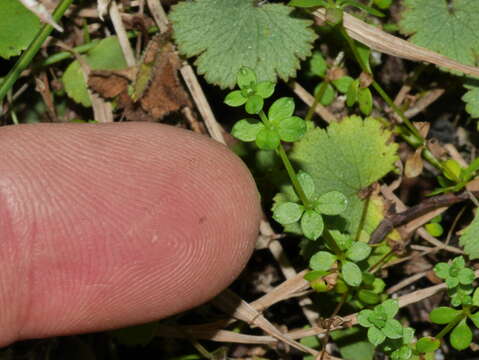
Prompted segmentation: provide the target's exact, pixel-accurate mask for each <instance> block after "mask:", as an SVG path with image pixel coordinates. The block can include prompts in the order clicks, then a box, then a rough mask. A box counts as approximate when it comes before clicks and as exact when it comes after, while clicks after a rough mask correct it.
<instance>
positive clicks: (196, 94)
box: [180, 63, 226, 144]
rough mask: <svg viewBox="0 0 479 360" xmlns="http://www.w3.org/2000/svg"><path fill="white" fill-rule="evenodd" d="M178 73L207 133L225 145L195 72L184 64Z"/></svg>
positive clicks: (219, 127) (221, 132) (220, 130)
mask: <svg viewBox="0 0 479 360" xmlns="http://www.w3.org/2000/svg"><path fill="white" fill-rule="evenodd" d="M180 72H181V75H182V76H183V80H184V81H185V83H186V86H188V90H189V91H190V94H191V96H192V98H193V100H194V101H195V104H196V106H197V108H198V111H199V112H200V114H201V116H202V117H203V120H204V121H205V124H206V128H207V129H208V133H209V134H210V136H211V137H212V138H213V139H215V140H216V141H218V142H220V143H222V144H226V142H225V138H224V136H223V130H222V129H221V126H220V125H219V124H218V121H217V120H216V118H215V115H214V114H213V110H211V106H210V104H209V103H208V100H207V99H206V96H205V93H204V92H203V89H202V88H201V85H200V83H199V82H198V79H197V78H196V75H195V72H194V71H193V69H192V68H191V66H190V65H188V64H186V63H185V64H184V65H183V66H182V68H181V69H180Z"/></svg>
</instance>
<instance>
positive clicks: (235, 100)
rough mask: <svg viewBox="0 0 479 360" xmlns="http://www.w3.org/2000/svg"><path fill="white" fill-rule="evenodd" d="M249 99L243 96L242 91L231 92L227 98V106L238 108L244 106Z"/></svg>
mask: <svg viewBox="0 0 479 360" xmlns="http://www.w3.org/2000/svg"><path fill="white" fill-rule="evenodd" d="M246 100H248V99H247V98H245V97H244V96H243V93H242V91H241V90H234V91H231V92H230V93H229V94H228V95H226V98H225V104H226V105H228V106H232V107H237V106H241V105H243V104H244V103H245V102H246Z"/></svg>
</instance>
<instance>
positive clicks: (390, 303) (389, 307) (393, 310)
mask: <svg viewBox="0 0 479 360" xmlns="http://www.w3.org/2000/svg"><path fill="white" fill-rule="evenodd" d="M379 306H380V307H381V308H382V309H383V310H384V312H385V313H386V314H387V316H388V317H389V318H391V319H392V318H393V317H395V316H396V314H397V313H398V311H399V304H398V302H397V300H394V299H389V300H386V301H384V302H383V303H382V304H381V305H379Z"/></svg>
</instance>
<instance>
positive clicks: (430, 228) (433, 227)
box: [425, 223, 444, 237]
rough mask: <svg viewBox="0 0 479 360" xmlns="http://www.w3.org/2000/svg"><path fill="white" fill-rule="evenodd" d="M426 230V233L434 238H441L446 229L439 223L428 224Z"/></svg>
mask: <svg viewBox="0 0 479 360" xmlns="http://www.w3.org/2000/svg"><path fill="white" fill-rule="evenodd" d="M425 228H426V231H427V232H428V233H429V234H431V235H432V236H434V237H439V236H441V235H442V233H443V232H444V229H443V228H442V226H441V224H439V223H429V224H426V226H425Z"/></svg>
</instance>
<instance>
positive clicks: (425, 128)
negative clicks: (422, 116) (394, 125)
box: [414, 121, 431, 139]
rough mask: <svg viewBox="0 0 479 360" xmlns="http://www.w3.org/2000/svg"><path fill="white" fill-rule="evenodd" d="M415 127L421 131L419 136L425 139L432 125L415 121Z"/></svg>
mask: <svg viewBox="0 0 479 360" xmlns="http://www.w3.org/2000/svg"><path fill="white" fill-rule="evenodd" d="M414 126H415V127H416V129H417V130H418V131H419V134H420V135H421V136H422V137H423V138H424V139H425V138H427V135H428V134H429V129H430V128H431V123H430V122H427V121H415V122H414Z"/></svg>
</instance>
